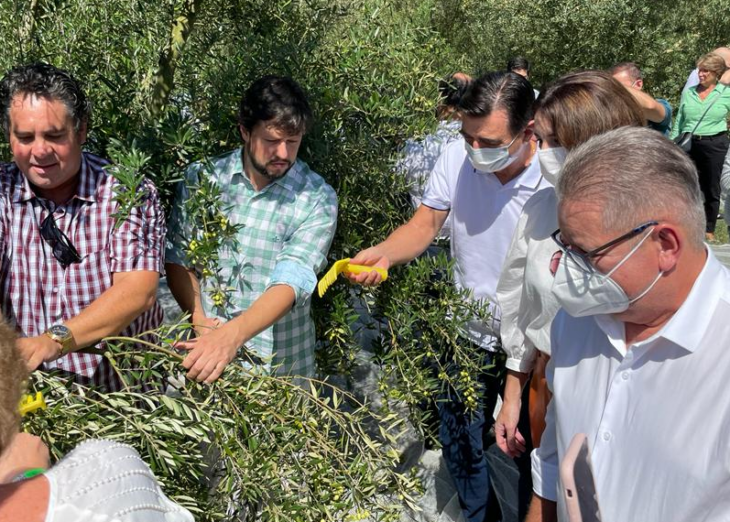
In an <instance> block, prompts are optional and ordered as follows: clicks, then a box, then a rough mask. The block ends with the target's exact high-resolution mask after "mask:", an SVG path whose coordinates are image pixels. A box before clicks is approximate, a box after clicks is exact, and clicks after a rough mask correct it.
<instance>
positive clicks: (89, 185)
mask: <svg viewBox="0 0 730 522" xmlns="http://www.w3.org/2000/svg"><path fill="white" fill-rule="evenodd" d="M10 168H11V169H13V170H14V174H15V175H16V176H20V179H21V184H20V185H19V189H18V190H16V191H15V194H14V197H13V201H14V202H26V201H30V200H31V199H33V198H36V197H38V195H37V194H36V193H35V192H34V191H33V188H32V187H31V186H30V183H29V182H28V178H27V177H26V176H25V175H24V174H23V173H22V172H21V171H20V169H19V168H18V165H17V164H16V163H12V164H11V167H10ZM98 174H99V173H98V172H97V171H96V170H95V168H94V167H93V166H92V165H91V164H90V163H89V161H88V160H87V158H86V153H82V154H81V166H80V167H79V174H78V176H79V185H78V187H77V188H76V194H75V195H74V198H78V199H81V200H83V201H90V202H93V201H94V200H95V196H96V188H97V184H98V182H99V175H98Z"/></svg>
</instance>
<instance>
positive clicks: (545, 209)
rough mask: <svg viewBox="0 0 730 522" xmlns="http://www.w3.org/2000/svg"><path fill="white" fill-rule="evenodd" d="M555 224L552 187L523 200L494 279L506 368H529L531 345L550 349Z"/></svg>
mask: <svg viewBox="0 0 730 522" xmlns="http://www.w3.org/2000/svg"><path fill="white" fill-rule="evenodd" d="M557 228H558V198H557V195H556V194H555V189H553V188H552V187H550V188H547V189H544V190H541V191H539V192H538V193H537V194H535V195H534V196H532V197H531V198H530V200H529V201H528V202H527V203H525V207H524V208H523V209H522V215H521V216H520V220H519V221H518V222H517V229H516V230H515V235H514V237H513V238H512V244H511V245H510V248H509V252H508V253H507V258H506V259H505V261H504V268H503V269H502V276H501V277H500V279H499V284H498V285H497V302H498V303H499V307H500V309H501V310H502V328H501V333H502V349H503V350H504V351H505V353H506V354H507V368H508V369H510V370H514V371H516V372H521V373H528V372H529V371H530V370H532V367H533V365H534V362H535V355H536V351H535V350H540V351H541V352H543V353H546V354H548V355H550V326H551V325H552V322H553V318H554V317H555V314H556V313H557V312H558V309H559V308H560V306H559V305H558V301H557V299H555V297H554V296H553V293H552V291H551V288H552V285H553V275H552V274H551V273H550V258H551V257H552V256H553V254H554V253H555V252H557V250H558V245H556V244H555V241H553V239H552V238H551V237H550V235H551V234H552V233H553V232H555V230H556V229H557Z"/></svg>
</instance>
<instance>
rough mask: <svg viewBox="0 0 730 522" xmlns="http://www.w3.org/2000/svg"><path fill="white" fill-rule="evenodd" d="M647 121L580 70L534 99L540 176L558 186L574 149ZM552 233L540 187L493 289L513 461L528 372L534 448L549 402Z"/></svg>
mask: <svg viewBox="0 0 730 522" xmlns="http://www.w3.org/2000/svg"><path fill="white" fill-rule="evenodd" d="M644 124H645V120H644V117H643V114H642V111H641V108H640V107H639V105H638V104H637V103H636V101H635V100H634V98H633V97H632V96H631V95H630V94H629V93H628V92H627V91H626V89H625V88H624V87H623V86H622V85H621V84H620V83H619V82H618V81H616V80H615V79H613V78H612V77H611V76H610V75H609V74H608V73H605V72H602V71H582V72H576V73H571V74H568V75H566V76H563V77H562V78H560V79H559V80H557V81H556V82H555V83H553V84H552V85H550V86H549V87H548V88H547V90H545V91H543V93H542V95H541V96H540V98H539V99H538V100H537V109H536V112H535V136H536V138H537V141H538V151H537V154H538V160H539V162H540V168H541V170H542V174H543V176H544V177H545V178H546V179H547V180H548V181H550V183H552V184H553V185H555V184H556V183H557V180H558V177H559V175H560V169H561V167H562V165H563V163H564V162H565V158H566V156H567V155H568V153H569V152H570V150H571V149H573V148H575V147H577V146H578V145H580V144H582V143H583V142H585V141H588V139H589V138H591V137H593V136H596V135H598V134H602V133H604V132H607V131H609V130H611V129H616V128H618V127H623V126H627V125H633V126H642V125H644ZM557 228H558V217H557V197H556V194H555V190H554V189H553V188H550V189H547V190H542V191H540V192H538V193H537V194H535V195H534V196H533V197H532V198H531V199H530V200H529V201H528V202H527V203H526V204H525V206H524V209H523V211H522V215H521V217H520V221H519V223H518V225H517V229H516V231H515V235H514V236H513V239H512V245H511V247H510V250H509V253H508V254H507V259H506V261H505V264H504V269H503V271H502V276H501V278H500V281H499V285H498V287H497V299H498V301H499V305H500V307H501V309H502V329H501V334H502V345H503V349H504V351H505V352H506V353H507V357H508V358H507V370H508V372H507V377H506V385H505V392H504V402H503V405H502V409H501V411H500V413H499V416H498V418H497V421H496V424H495V431H496V436H497V444H498V445H499V447H500V449H502V450H503V451H504V452H505V453H507V454H508V455H510V456H512V457H516V456H518V455H520V454H521V453H523V452H524V451H525V450H526V449H527V447H528V446H529V441H528V439H527V438H526V437H525V435H526V434H525V433H521V432H520V430H519V429H518V426H517V425H518V421H519V419H520V411H521V408H522V400H521V398H522V395H523V387H524V385H525V383H526V382H527V381H528V378H529V376H530V373H531V372H532V373H533V375H532V380H531V385H530V393H529V403H530V405H529V421H530V432H531V440H532V445H533V446H534V447H538V446H539V444H540V436H541V434H542V430H543V429H544V427H545V424H544V417H545V410H546V408H547V403H548V401H549V400H550V395H549V391H548V390H547V387H546V384H545V365H546V364H547V361H548V358H549V356H550V326H551V324H552V320H553V318H554V317H555V314H556V313H557V311H558V304H557V301H556V299H555V298H554V297H553V295H552V292H551V286H552V282H553V276H552V274H551V272H550V260H551V257H552V256H553V254H554V253H555V252H556V251H557V250H558V247H557V245H556V244H555V242H554V241H553V239H552V238H551V234H552V233H553V232H554V231H555V230H556V229H557ZM523 413H524V412H523Z"/></svg>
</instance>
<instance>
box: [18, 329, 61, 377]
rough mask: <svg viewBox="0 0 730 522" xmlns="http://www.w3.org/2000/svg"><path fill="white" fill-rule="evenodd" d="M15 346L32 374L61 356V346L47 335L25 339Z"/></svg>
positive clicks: (19, 340)
mask: <svg viewBox="0 0 730 522" xmlns="http://www.w3.org/2000/svg"><path fill="white" fill-rule="evenodd" d="M15 345H16V346H17V348H18V350H19V351H20V355H21V356H22V357H23V359H25V364H26V366H27V367H28V371H31V372H32V371H33V370H35V369H36V368H38V367H39V366H40V365H41V364H42V363H44V362H50V361H55V360H56V359H58V357H59V355H60V354H61V346H60V345H59V344H58V343H57V342H56V341H54V340H53V339H51V338H50V337H48V336H47V335H37V336H35V337H23V338H21V339H18V340H17V341H16V342H15Z"/></svg>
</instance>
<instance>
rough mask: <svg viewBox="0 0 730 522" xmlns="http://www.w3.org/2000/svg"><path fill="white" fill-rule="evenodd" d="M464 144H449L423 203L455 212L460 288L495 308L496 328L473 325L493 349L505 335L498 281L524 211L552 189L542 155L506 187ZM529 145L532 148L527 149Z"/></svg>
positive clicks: (473, 332) (479, 339)
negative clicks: (482, 168)
mask: <svg viewBox="0 0 730 522" xmlns="http://www.w3.org/2000/svg"><path fill="white" fill-rule="evenodd" d="M464 145H465V144H464V139H463V138H460V139H458V140H456V141H454V142H452V143H449V145H448V146H447V147H446V149H445V150H444V152H443V154H441V156H440V157H439V159H438V160H437V161H436V166H435V167H434V169H433V173H432V174H431V178H430V179H429V183H428V186H427V187H426V192H425V193H424V196H423V204H424V205H426V206H427V207H431V208H433V209H436V210H448V211H450V214H449V219H450V220H451V255H452V257H453V258H454V260H455V268H454V279H455V281H456V284H457V286H459V287H460V288H464V289H467V290H470V291H471V292H472V295H473V298H474V299H477V300H481V301H483V302H485V303H489V305H490V308H491V309H492V315H493V319H492V321H491V323H490V324H484V323H483V322H481V321H476V320H474V321H470V323H469V325H468V328H469V332H468V335H469V337H470V339H471V340H472V341H473V342H474V343H476V344H478V345H480V346H483V347H485V348H488V349H492V347H493V345H494V341H495V339H496V337H498V336H499V316H500V313H499V309H498V307H497V306H496V305H495V304H494V303H496V291H497V282H498V281H499V277H500V274H501V272H502V265H503V264H504V259H505V257H506V255H507V250H508V249H509V246H510V243H511V241H512V235H513V234H514V231H515V227H516V226H517V221H518V219H519V217H520V214H521V213H522V207H523V206H524V204H525V203H526V202H527V200H528V199H530V197H532V196H533V195H534V194H535V193H536V192H537V191H538V190H541V189H543V188H549V187H550V186H551V185H550V184H549V183H548V182H547V181H545V180H544V178H543V177H542V174H541V173H540V165H539V163H538V161H537V155H535V156H534V157H533V160H532V162H531V163H530V165H529V166H528V167H527V168H526V169H525V170H524V171H523V172H522V174H520V175H519V176H517V177H516V178H515V179H513V180H511V181H510V182H508V183H506V184H504V185H503V184H502V183H501V182H500V181H499V180H498V179H497V177H496V176H495V175H494V174H493V173H491V172H480V171H478V170H476V169H475V168H474V167H473V166H472V164H471V162H470V161H469V158H468V157H467V154H466V148H465V146H464ZM526 146H528V145H526Z"/></svg>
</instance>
